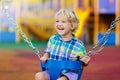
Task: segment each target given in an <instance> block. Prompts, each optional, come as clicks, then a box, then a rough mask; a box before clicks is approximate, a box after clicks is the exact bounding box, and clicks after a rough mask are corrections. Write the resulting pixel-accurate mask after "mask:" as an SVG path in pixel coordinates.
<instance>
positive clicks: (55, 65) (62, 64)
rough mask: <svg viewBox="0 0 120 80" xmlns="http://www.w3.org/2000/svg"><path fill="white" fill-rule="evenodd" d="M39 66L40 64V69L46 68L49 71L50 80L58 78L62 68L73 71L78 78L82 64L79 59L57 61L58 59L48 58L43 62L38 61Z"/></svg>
mask: <svg viewBox="0 0 120 80" xmlns="http://www.w3.org/2000/svg"><path fill="white" fill-rule="evenodd" d="M40 66H42V70H43V71H44V70H46V69H47V70H48V71H49V72H50V80H57V78H59V76H60V74H61V71H62V70H69V71H74V72H76V73H77V74H79V75H78V79H77V80H80V78H81V75H82V71H83V66H82V62H80V61H62V60H60V61H58V60H48V61H47V62H46V63H45V64H44V63H42V62H40Z"/></svg>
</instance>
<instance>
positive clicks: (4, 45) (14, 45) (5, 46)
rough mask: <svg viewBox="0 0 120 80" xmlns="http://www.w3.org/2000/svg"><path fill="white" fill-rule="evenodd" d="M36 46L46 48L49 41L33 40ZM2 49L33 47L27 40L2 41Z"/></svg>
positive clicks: (0, 45)
mask: <svg viewBox="0 0 120 80" xmlns="http://www.w3.org/2000/svg"><path fill="white" fill-rule="evenodd" d="M33 45H34V46H35V47H36V48H45V47H46V45H47V42H43V41H40V42H33ZM0 49H31V48H30V47H29V45H28V44H27V43H26V42H20V43H14V42H0Z"/></svg>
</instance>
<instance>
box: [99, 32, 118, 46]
mask: <svg viewBox="0 0 120 80" xmlns="http://www.w3.org/2000/svg"><path fill="white" fill-rule="evenodd" d="M103 35H104V34H102V33H99V34H98V40H100V38H102V37H103ZM103 42H104V41H103ZM115 44H116V35H115V32H112V33H110V35H109V37H108V41H107V43H106V44H105V45H115Z"/></svg>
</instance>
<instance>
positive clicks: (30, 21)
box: [16, 0, 91, 41]
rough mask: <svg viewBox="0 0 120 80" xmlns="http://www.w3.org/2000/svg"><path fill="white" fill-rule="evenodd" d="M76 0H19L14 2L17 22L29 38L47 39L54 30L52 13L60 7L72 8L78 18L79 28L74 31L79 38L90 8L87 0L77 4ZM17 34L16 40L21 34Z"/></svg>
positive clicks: (18, 39)
mask: <svg viewBox="0 0 120 80" xmlns="http://www.w3.org/2000/svg"><path fill="white" fill-rule="evenodd" d="M78 1H79V0H69V1H65V0H54V1H53V0H45V1H44V0H20V2H19V3H18V2H16V4H18V5H17V6H18V10H17V22H18V23H19V25H20V27H21V28H22V30H23V32H24V33H25V34H26V35H27V36H28V37H29V38H35V39H37V40H48V39H49V37H50V36H51V35H52V34H54V33H55V32H56V31H55V29H54V19H53V17H54V13H55V12H56V11H57V10H59V9H60V8H72V9H73V10H75V12H76V13H77V15H78V17H79V19H80V25H79V29H78V30H77V32H76V33H75V34H76V36H77V37H78V38H79V37H81V36H82V33H83V27H84V23H85V21H86V19H87V18H88V16H89V14H90V11H91V10H90V7H89V1H88V0H85V1H82V0H81V3H80V4H79V5H78ZM20 3H21V4H20ZM81 5H82V7H81ZM17 36H18V37H17V41H20V40H21V36H20V35H19V33H18V35H17Z"/></svg>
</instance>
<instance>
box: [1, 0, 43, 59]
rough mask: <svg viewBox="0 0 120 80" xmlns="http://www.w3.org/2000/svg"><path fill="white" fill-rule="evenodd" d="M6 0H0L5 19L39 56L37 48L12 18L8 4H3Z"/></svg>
mask: <svg viewBox="0 0 120 80" xmlns="http://www.w3.org/2000/svg"><path fill="white" fill-rule="evenodd" d="M5 2H6V0H2V10H3V12H4V13H5V15H6V17H7V19H8V20H9V21H10V22H11V23H12V24H13V26H14V28H15V29H16V30H17V31H18V32H19V33H20V34H21V36H22V38H23V39H24V41H25V42H26V43H27V44H28V45H29V47H31V48H32V49H33V51H34V52H35V53H36V55H37V56H38V57H39V58H40V57H41V55H40V54H39V50H38V49H37V48H36V47H35V46H34V45H33V44H32V42H31V40H30V39H29V38H28V37H27V36H26V35H25V34H24V32H23V31H22V29H21V28H20V27H19V25H18V24H17V23H16V22H15V20H14V19H13V18H12V16H11V15H10V14H9V12H8V5H5Z"/></svg>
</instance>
